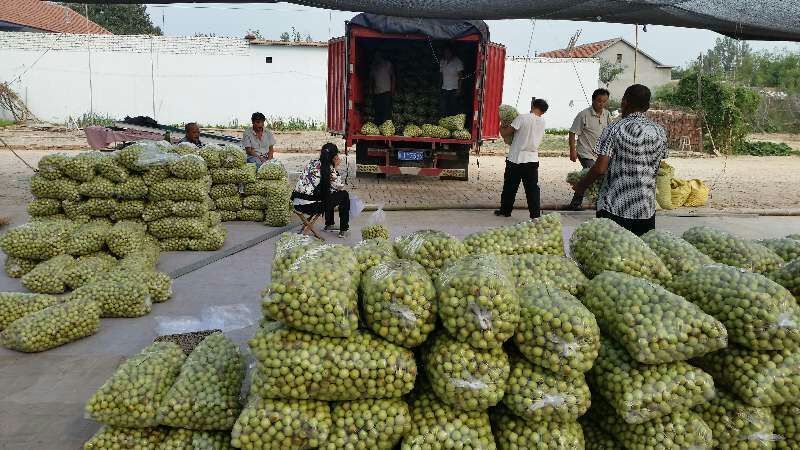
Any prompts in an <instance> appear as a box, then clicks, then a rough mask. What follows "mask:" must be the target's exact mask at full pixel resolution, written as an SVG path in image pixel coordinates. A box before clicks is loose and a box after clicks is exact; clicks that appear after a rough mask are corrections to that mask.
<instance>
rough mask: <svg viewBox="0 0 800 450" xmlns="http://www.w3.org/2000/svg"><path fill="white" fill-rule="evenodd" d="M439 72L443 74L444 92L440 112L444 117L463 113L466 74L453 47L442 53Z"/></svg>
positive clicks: (440, 100) (445, 49) (446, 48)
mask: <svg viewBox="0 0 800 450" xmlns="http://www.w3.org/2000/svg"><path fill="white" fill-rule="evenodd" d="M439 72H441V74H442V92H441V97H440V99H439V111H440V113H441V114H442V117H448V116H455V115H456V114H460V113H462V112H463V111H462V110H461V109H462V105H461V80H462V79H463V74H464V63H463V62H462V61H461V59H459V58H458V56H456V54H455V52H454V51H453V49H452V48H451V47H445V48H444V50H443V51H442V59H441V60H440V61H439Z"/></svg>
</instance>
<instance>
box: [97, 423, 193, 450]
mask: <svg viewBox="0 0 800 450" xmlns="http://www.w3.org/2000/svg"><path fill="white" fill-rule="evenodd" d="M167 433H169V430H168V429H167V428H163V427H157V428H122V427H112V426H108V425H105V426H103V427H102V428H100V429H99V430H98V431H97V433H95V434H94V436H92V438H91V439H89V440H88V441H87V442H86V443H85V444H83V449H84V450H107V449H117V448H119V449H123V448H125V449H141V450H144V449H159V450H161V448H162V447H160V445H161V444H162V442H164V440H165V438H166V437H167ZM176 450H178V449H176ZM180 450H185V448H184V447H180Z"/></svg>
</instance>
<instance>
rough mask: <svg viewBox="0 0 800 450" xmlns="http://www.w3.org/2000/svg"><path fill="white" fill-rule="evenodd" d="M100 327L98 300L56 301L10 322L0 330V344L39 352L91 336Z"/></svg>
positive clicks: (22, 350)
mask: <svg viewBox="0 0 800 450" xmlns="http://www.w3.org/2000/svg"><path fill="white" fill-rule="evenodd" d="M99 328H100V305H98V304H97V303H95V302H87V303H81V302H67V303H58V304H55V305H53V306H49V307H47V308H45V309H42V310H40V311H37V312H33V313H30V314H26V315H25V316H23V317H22V318H20V319H17V320H15V321H14V322H11V324H10V325H8V326H7V327H6V328H5V329H4V330H3V332H2V333H0V345H3V346H4V347H7V348H10V349H12V350H17V351H20V352H27V353H33V352H42V351H45V350H49V349H51V348H54V347H58V346H59V345H64V344H67V343H69V342H72V341H77V340H78V339H81V338H84V337H86V336H91V335H93V334H95V333H97V330H98V329H99Z"/></svg>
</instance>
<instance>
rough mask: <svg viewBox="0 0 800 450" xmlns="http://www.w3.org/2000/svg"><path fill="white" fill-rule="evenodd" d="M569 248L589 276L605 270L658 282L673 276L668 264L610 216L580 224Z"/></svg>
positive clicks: (591, 276) (663, 281) (665, 280)
mask: <svg viewBox="0 0 800 450" xmlns="http://www.w3.org/2000/svg"><path fill="white" fill-rule="evenodd" d="M569 248H570V253H571V254H572V257H573V258H574V259H575V261H576V262H577V263H578V265H579V266H580V267H581V269H582V270H583V272H584V273H585V274H586V275H587V276H588V277H589V278H593V277H595V276H597V275H599V274H600V273H601V272H603V271H606V270H610V271H613V272H622V273H627V274H628V275H633V276H635V277H640V278H647V279H648V280H651V281H654V282H656V283H659V284H662V283H666V282H668V281H669V280H670V279H671V278H672V275H671V274H670V272H669V269H667V266H665V265H664V263H663V262H662V261H661V259H660V258H659V257H658V255H656V254H655V253H654V252H653V251H652V250H650V247H648V246H647V244H645V243H644V241H642V240H641V239H639V238H638V237H637V236H636V235H635V234H633V233H631V232H630V231H628V230H626V229H624V228H622V227H621V226H619V225H617V224H616V223H614V222H612V221H611V220H609V219H592V220H590V221H588V222H584V223H583V224H581V225H580V226H578V228H577V229H576V230H575V232H574V233H573V234H572V237H571V238H570V240H569Z"/></svg>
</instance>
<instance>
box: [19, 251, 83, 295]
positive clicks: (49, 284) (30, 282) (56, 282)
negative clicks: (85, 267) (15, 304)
mask: <svg viewBox="0 0 800 450" xmlns="http://www.w3.org/2000/svg"><path fill="white" fill-rule="evenodd" d="M74 263H75V258H73V257H72V256H70V255H58V256H56V257H54V258H50V259H48V260H47V261H44V262H42V263H40V264H39V265H37V266H36V267H35V268H34V269H33V270H31V271H30V272H28V273H26V274H25V275H23V276H22V279H21V281H22V285H23V286H25V287H26V288H28V290H29V291H31V292H36V293H39V294H63V293H64V291H66V290H67V285H66V283H65V282H66V276H65V275H66V273H67V271H68V270H69V268H70V267H71V266H72V265H73V264H74Z"/></svg>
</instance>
